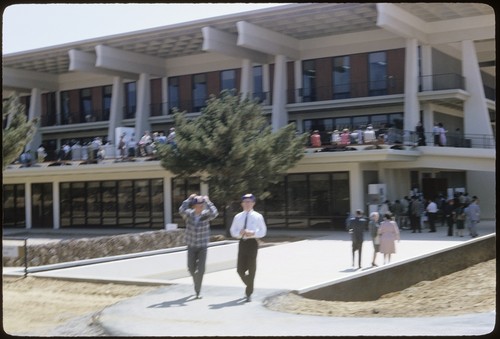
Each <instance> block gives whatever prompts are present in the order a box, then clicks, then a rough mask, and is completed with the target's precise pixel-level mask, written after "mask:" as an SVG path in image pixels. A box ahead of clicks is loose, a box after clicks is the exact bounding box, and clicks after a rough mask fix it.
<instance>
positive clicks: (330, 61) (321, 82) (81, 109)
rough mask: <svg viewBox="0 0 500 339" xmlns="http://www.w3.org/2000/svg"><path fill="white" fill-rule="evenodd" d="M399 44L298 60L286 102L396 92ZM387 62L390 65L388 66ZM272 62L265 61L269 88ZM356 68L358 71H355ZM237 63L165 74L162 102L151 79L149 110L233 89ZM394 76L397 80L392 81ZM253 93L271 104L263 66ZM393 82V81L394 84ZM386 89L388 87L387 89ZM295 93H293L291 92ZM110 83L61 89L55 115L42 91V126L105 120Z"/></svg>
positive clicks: (129, 91)
mask: <svg viewBox="0 0 500 339" xmlns="http://www.w3.org/2000/svg"><path fill="white" fill-rule="evenodd" d="M401 51H403V52H404V50H391V51H382V52H374V53H366V54H365V53H363V54H355V55H348V56H341V57H330V58H321V59H311V60H304V61H302V87H301V88H299V89H297V90H292V91H293V93H289V95H288V97H289V98H288V102H289V103H293V102H296V97H297V96H298V97H300V99H299V101H300V102H309V101H317V100H332V99H342V98H350V97H359V96H371V95H385V94H391V93H393V92H395V91H397V92H402V85H401V83H402V82H401V80H402V79H403V76H404V67H402V65H403V63H404V53H402V52H401ZM391 65H392V66H391ZM273 67H274V65H270V82H271V83H270V84H269V85H270V88H272V87H273V86H272V82H273V76H274V74H273V72H272V69H273ZM293 70H294V68H293V63H292V62H290V63H289V67H288V88H297V86H296V85H295V84H294V74H293ZM360 70H361V71H360ZM240 73H241V70H240V69H229V70H223V71H218V72H208V73H199V74H193V75H185V76H175V77H169V78H168V88H167V95H168V106H166V105H164V103H163V98H162V82H161V79H152V80H150V81H151V84H150V85H151V98H150V102H151V115H152V116H161V115H165V114H170V113H171V112H172V109H173V108H178V109H179V110H181V111H188V112H199V111H200V110H201V109H202V108H203V107H204V106H205V102H206V100H207V99H208V98H209V96H210V95H211V94H218V93H220V92H221V91H222V90H233V89H234V90H236V91H238V89H239V79H240V76H241V74H240ZM396 81H397V86H396ZM124 86H125V89H124V91H125V96H124V97H125V99H124V100H125V102H124V107H123V118H124V119H133V118H135V114H136V109H137V84H136V82H129V83H126V84H124ZM253 86H254V87H253V93H254V96H255V98H256V99H258V100H260V101H261V102H264V103H265V104H272V103H271V100H270V98H271V97H272V95H271V94H270V93H264V91H263V68H262V66H255V67H253ZM395 87H397V88H396V89H395ZM391 89H392V90H391ZM291 94H297V95H291ZM111 97H112V85H107V86H101V87H93V88H84V89H79V90H68V91H62V92H61V97H60V100H61V105H60V107H61V112H60V116H59V117H58V116H57V113H56V111H57V109H56V95H55V93H53V92H51V93H45V94H43V95H42V126H53V125H57V124H62V125H65V124H73V123H84V122H95V121H107V120H109V114H110V109H111Z"/></svg>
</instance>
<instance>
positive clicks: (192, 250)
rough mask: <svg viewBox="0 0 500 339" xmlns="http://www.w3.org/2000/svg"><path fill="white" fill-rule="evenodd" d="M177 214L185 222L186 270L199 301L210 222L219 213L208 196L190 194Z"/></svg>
mask: <svg viewBox="0 0 500 339" xmlns="http://www.w3.org/2000/svg"><path fill="white" fill-rule="evenodd" d="M179 213H180V215H181V216H182V219H184V221H185V222H186V233H185V240H186V245H187V248H188V251H187V255H188V270H189V273H190V274H191V276H192V277H193V282H194V290H195V292H196V298H197V299H200V298H201V297H200V291H201V282H202V280H203V275H204V274H205V263H206V261H207V248H208V243H209V241H210V221H211V220H213V219H215V218H216V217H217V215H218V214H219V212H218V211H217V208H216V207H215V205H214V204H213V203H212V202H211V201H210V199H209V198H208V196H200V195H196V194H191V195H190V196H189V198H187V199H186V200H184V201H183V202H182V205H181V207H179Z"/></svg>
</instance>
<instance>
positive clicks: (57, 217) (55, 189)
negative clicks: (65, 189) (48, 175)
mask: <svg viewBox="0 0 500 339" xmlns="http://www.w3.org/2000/svg"><path fill="white" fill-rule="evenodd" d="M60 200H61V198H60V192H59V182H58V181H54V182H52V214H53V215H54V217H53V218H54V220H53V223H54V227H53V228H54V229H55V230H58V229H59V228H61V210H60V208H59V205H60Z"/></svg>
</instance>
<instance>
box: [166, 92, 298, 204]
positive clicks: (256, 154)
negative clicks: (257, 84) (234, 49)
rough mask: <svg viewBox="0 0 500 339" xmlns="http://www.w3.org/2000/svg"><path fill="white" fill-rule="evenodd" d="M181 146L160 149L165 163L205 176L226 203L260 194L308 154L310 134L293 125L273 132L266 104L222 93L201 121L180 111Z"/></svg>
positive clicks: (177, 118) (184, 174)
mask: <svg viewBox="0 0 500 339" xmlns="http://www.w3.org/2000/svg"><path fill="white" fill-rule="evenodd" d="M175 132H176V137H175V138H176V143H177V148H173V147H171V146H170V145H163V146H161V147H160V149H159V158H160V159H161V164H162V166H163V167H164V168H166V169H167V170H169V171H171V172H173V173H174V174H176V175H177V176H179V177H189V176H193V175H200V176H201V177H202V180H203V181H205V182H207V183H208V184H209V185H210V195H211V198H213V199H214V200H215V201H219V202H223V203H224V204H225V206H226V207H228V206H230V205H231V203H233V202H236V201H239V197H241V195H243V194H245V193H249V192H251V193H253V194H255V195H256V196H257V197H259V198H263V197H265V195H266V191H265V190H266V188H267V187H269V184H270V183H273V182H276V181H278V179H279V178H280V176H282V175H283V174H285V173H286V171H287V170H288V169H289V168H290V167H292V166H294V165H295V164H296V163H297V162H298V161H299V160H300V159H301V158H302V157H303V155H304V145H305V142H306V135H301V136H297V135H296V130H295V125H294V124H289V125H287V126H285V127H284V128H282V129H280V130H278V131H275V132H272V129H271V126H269V124H268V121H267V119H266V118H265V117H264V116H263V114H262V110H261V106H260V104H258V103H256V102H253V101H250V100H248V99H245V100H241V97H239V96H235V95H232V94H231V93H230V92H226V91H224V92H222V93H221V95H220V96H219V97H215V96H212V97H211V98H210V99H209V100H208V101H207V106H206V108H205V109H204V110H203V112H202V114H201V115H200V116H199V117H197V118H196V119H188V118H187V117H186V114H185V112H183V113H180V112H176V113H175Z"/></svg>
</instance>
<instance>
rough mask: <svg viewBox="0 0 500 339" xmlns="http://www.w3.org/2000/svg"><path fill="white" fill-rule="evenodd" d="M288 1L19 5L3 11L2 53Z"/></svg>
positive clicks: (264, 6)
mask: <svg viewBox="0 0 500 339" xmlns="http://www.w3.org/2000/svg"><path fill="white" fill-rule="evenodd" d="M282 5H285V3H182V4H181V3H175V4H159V3H155V4H129V3H122V4H23V5H21V4H14V5H11V6H8V7H6V8H5V9H4V11H3V16H2V25H3V27H2V45H3V46H2V54H10V53H16V52H23V51H28V50H32V49H37V48H42V47H48V46H55V45H60V44H65V43H69V42H75V41H80V40H86V39H92V38H97V37H103V36H108V35H114V34H120V33H125V32H133V31H137V30H142V29H148V28H153V27H160V26H166V25H172V24H176V23H181V22H187V21H193V20H199V19H204V18H210V17H215V16H221V15H227V14H233V13H238V12H246V11H252V10H256V9H262V8H269V7H274V6H282Z"/></svg>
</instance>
